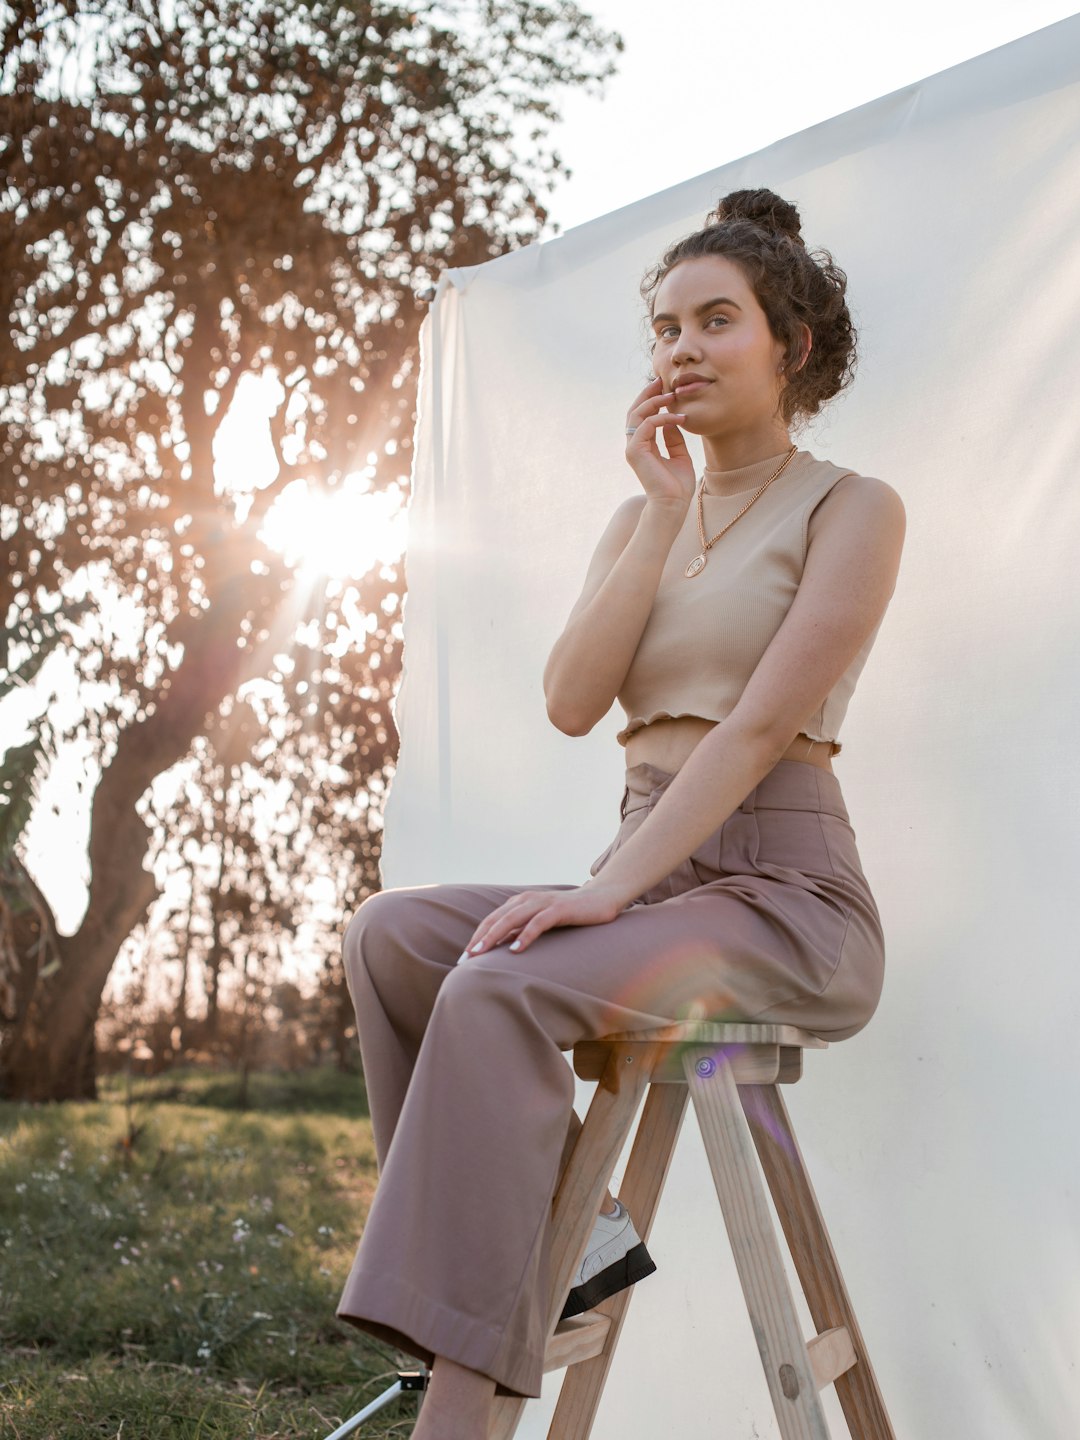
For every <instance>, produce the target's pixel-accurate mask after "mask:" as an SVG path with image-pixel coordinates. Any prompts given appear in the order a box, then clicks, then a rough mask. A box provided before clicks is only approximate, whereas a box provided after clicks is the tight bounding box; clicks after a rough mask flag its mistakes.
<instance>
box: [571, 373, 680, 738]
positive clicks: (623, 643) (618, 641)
mask: <svg viewBox="0 0 1080 1440" xmlns="http://www.w3.org/2000/svg"><path fill="white" fill-rule="evenodd" d="M671 399H672V396H671V395H670V394H669V393H668V392H666V391H664V389H663V385H662V383H661V382H660V381H659V380H653V381H650V382H649V384H648V385H646V387H645V389H644V390H642V391H641V393H640V394H639V395H638V396H637V397H636V398H635V400H634V403H633V404H632V405H631V407H630V409H629V410H628V411H627V415H626V423H627V426H628V427H629V428H628V433H630V430H632V432H633V433H632V434H630V438H629V439H628V441H627V443H626V459H627V462H628V463H629V465H630V467H631V469H632V470H633V471H634V474H635V475H636V476H637V478H638V480H639V481H640V482H641V486H642V489H643V490H644V492H645V493H644V495H635V496H633V497H632V498H631V499H629V500H626V501H624V502H623V504H622V505H620V506H619V508H618V510H616V512H615V514H614V515H613V516H612V517H611V520H610V522H609V524H608V527H607V529H606V530H605V531H604V533H603V535H602V536H601V537H600V543H599V544H598V545H597V547H596V551H595V553H594V555H593V558H592V560H591V562H590V564H589V571H588V574H587V575H586V577H585V585H584V587H583V589H582V592H581V595H580V596H579V597H578V600H577V603H576V604H575V606H574V608H573V610H571V612H570V618H569V619H568V620H567V622H566V626H565V628H564V629H563V633H562V634H561V635H560V636H559V638H558V640H557V641H556V642H555V645H554V647H553V649H552V651H551V654H550V655H549V657H548V662H547V664H546V665H545V666H544V695H545V697H546V700H547V712H548V717H549V719H550V720H551V723H552V724H553V725H555V726H557V727H558V729H560V730H562V731H564V732H565V734H567V735H587V734H588V732H589V731H590V730H591V729H592V727H593V726H594V725H595V724H596V722H597V721H598V720H601V719H602V718H603V717H604V716H605V715H606V714H607V712H608V711H609V710H610V709H611V704H612V701H613V700H614V699H615V697H616V696H617V695H618V693H619V690H620V688H621V687H622V682H623V680H624V679H625V677H626V672H627V670H628V669H629V668H630V662H631V660H632V659H633V658H634V651H635V650H636V649H637V647H638V641H639V640H640V639H641V633H642V631H643V630H644V629H645V622H646V621H647V620H648V618H649V611H650V610H651V609H652V606H653V601H654V600H655V599H656V587H657V585H658V584H659V582H660V575H661V572H662V571H663V568H664V561H665V560H666V559H667V557H668V553H669V551H670V550H671V545H672V541H673V540H674V539H675V536H676V535H677V534H678V533H679V529H680V527H681V525H682V522H683V520H684V519H685V517H686V511H687V507H688V506H689V504H690V502H691V500H692V499H693V497H694V486H695V480H694V466H693V463H692V461H691V459H690V454H689V451H688V450H687V448H686V441H685V439H684V438H683V434H682V431H681V430H680V429H679V427H678V425H677V424H676V423H675V422H676V421H678V420H681V419H683V418H684V417H683V416H682V415H680V414H676V413H673V412H668V411H667V409H666V407H667V404H668V402H669V401H670V400H671ZM661 435H662V436H663V438H664V444H665V446H666V447H667V454H666V455H664V454H662V453H661V450H660V446H659V444H658V441H659V438H660V436H661Z"/></svg>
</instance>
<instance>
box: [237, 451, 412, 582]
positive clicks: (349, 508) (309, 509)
mask: <svg viewBox="0 0 1080 1440" xmlns="http://www.w3.org/2000/svg"><path fill="white" fill-rule="evenodd" d="M406 519H407V517H406V511H405V506H404V504H403V495H402V491H401V489H400V488H399V487H398V486H397V485H393V486H390V487H388V488H387V489H385V490H371V488H370V481H369V480H368V477H367V476H366V475H364V474H362V473H361V474H353V475H346V476H345V478H344V479H343V481H342V482H341V484H340V485H339V486H338V487H337V489H336V490H335V491H334V492H333V493H332V494H330V495H322V494H313V493H312V492H311V491H310V490H309V489H308V487H307V484H306V483H305V482H304V481H303V480H294V481H293V482H292V484H290V485H288V486H286V488H285V489H284V490H283V491H282V493H281V494H280V495H279V496H278V498H277V500H276V501H275V502H274V504H273V506H272V507H271V510H270V512H269V514H268V515H267V517H266V521H265V523H264V524H263V526H262V528H261V530H260V531H259V538H260V539H261V540H262V541H263V542H264V543H265V544H267V545H269V546H270V547H271V548H272V549H274V550H277V551H278V552H279V553H280V555H281V557H282V559H283V560H284V561H285V563H286V564H287V565H291V566H296V567H298V568H299V569H301V570H304V571H306V572H308V573H309V574H313V575H325V576H327V577H328V578H333V579H336V580H347V579H351V578H359V577H360V576H361V575H366V574H367V572H368V571H369V570H371V569H372V568H373V567H374V566H376V565H379V564H384V565H385V564H389V563H390V562H392V561H395V560H400V558H401V556H402V555H403V554H404V553H405V540H406Z"/></svg>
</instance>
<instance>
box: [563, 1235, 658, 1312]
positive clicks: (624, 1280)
mask: <svg viewBox="0 0 1080 1440" xmlns="http://www.w3.org/2000/svg"><path fill="white" fill-rule="evenodd" d="M655 1269H656V1262H655V1261H654V1260H653V1258H652V1256H651V1255H650V1254H649V1252H648V1250H646V1248H645V1242H644V1241H642V1242H641V1243H640V1244H639V1245H635V1246H634V1248H633V1249H632V1250H628V1251H627V1252H626V1254H625V1255H624V1256H623V1257H622V1258H621V1259H620V1260H616V1261H615V1262H614V1264H612V1265H609V1266H608V1267H607V1268H606V1269H605V1270H599V1271H597V1273H596V1274H595V1275H594V1276H593V1277H592V1279H591V1280H586V1281H585V1283H584V1285H575V1286H574V1288H573V1289H572V1290H571V1291H570V1293H569V1295H567V1297H566V1304H565V1305H564V1306H563V1311H562V1314H561V1315H560V1316H559V1319H560V1320H568V1319H569V1318H570V1317H571V1315H581V1314H582V1313H583V1312H584V1311H585V1310H591V1309H592V1308H593V1306H594V1305H599V1304H600V1302H601V1300H606V1299H607V1298H608V1296H609V1295H617V1294H618V1293H619V1291H620V1290H625V1289H626V1288H627V1286H629V1285H635V1284H636V1283H637V1282H638V1281H639V1280H644V1279H645V1277H646V1275H651V1274H653V1272H654V1271H655Z"/></svg>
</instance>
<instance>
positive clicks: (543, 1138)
mask: <svg viewBox="0 0 1080 1440" xmlns="http://www.w3.org/2000/svg"><path fill="white" fill-rule="evenodd" d="M673 778H674V776H673V775H672V774H669V773H668V772H667V771H664V770H661V769H659V768H657V767H656V766H654V765H651V764H648V763H643V764H639V765H634V766H632V767H630V768H629V769H628V770H627V772H626V788H625V790H624V793H623V798H622V805H621V816H622V822H621V824H620V826H619V829H618V832H617V834H616V836H615V839H614V840H613V841H612V842H611V844H610V845H609V846H608V847H607V849H606V850H605V851H604V852H603V853H602V854H601V855H600V856H598V857H597V859H596V860H595V861H594V862H593V864H592V867H591V870H592V873H593V874H595V873H596V872H597V871H598V870H600V869H601V868H602V867H603V865H604V864H605V862H606V861H607V859H608V858H609V857H610V856H611V855H612V854H613V853H614V852H615V851H616V850H617V849H618V848H619V847H620V845H622V844H624V843H625V841H626V840H627V839H629V837H630V836H631V835H632V834H633V833H634V831H635V830H636V829H637V828H638V826H639V825H640V824H641V823H642V822H643V821H644V820H645V818H646V816H647V815H648V813H649V810H650V809H651V807H652V806H653V805H655V804H656V802H657V801H658V799H659V798H660V796H661V795H662V794H663V793H664V791H665V789H666V788H667V786H668V785H669V784H670V783H671V781H672V779H673ZM575 888H577V887H576V886H573V885H549V884H534V885H529V886H526V885H479V884H468V885H466V884H461V885H459V884H439V885H417V886H409V887H405V888H400V889H390V890H382V891H379V892H378V893H376V894H374V895H372V896H370V897H369V898H368V899H366V900H365V901H364V902H363V904H362V905H361V906H360V908H359V909H358V910H357V912H356V914H355V915H354V916H353V918H352V920H351V921H350V923H349V925H348V928H347V930H346V933H345V939H344V960H345V973H346V977H347V981H348V985H349V990H350V994H351V996H352V1000H353V1004H354V1006H355V1009H356V1023H357V1031H358V1037H359V1044H360V1052H361V1060H362V1064H363V1071H364V1077H365V1081H366V1086H367V1094H368V1102H369V1106H370V1112H371V1124H372V1130H373V1134H374V1141H375V1151H376V1159H377V1162H378V1170H379V1175H378V1183H377V1186H376V1189H375V1194H374V1197H373V1200H372V1203H371V1208H370V1210H369V1213H368V1216H367V1220H366V1222H365V1224H364V1230H363V1235H362V1238H361V1241H360V1245H359V1248H358V1250H357V1253H356V1258H355V1260H354V1262H353V1266H352V1270H351V1272H350V1274H349V1277H348V1280H347V1282H346V1284H345V1289H344V1291H343V1292H342V1296H341V1300H340V1302H339V1305H338V1309H337V1314H338V1316H339V1317H340V1318H341V1319H343V1320H347V1321H351V1322H352V1323H353V1324H355V1325H357V1326H358V1327H360V1328H361V1329H363V1330H365V1331H367V1332H369V1333H370V1334H372V1335H374V1336H376V1337H378V1338H379V1339H381V1340H384V1341H388V1342H389V1343H390V1344H391V1345H393V1346H394V1347H396V1348H398V1349H401V1350H404V1351H407V1352H408V1353H409V1354H412V1355H416V1356H419V1357H420V1358H421V1359H422V1360H423V1361H424V1363H425V1364H427V1365H429V1366H430V1365H432V1364H433V1363H434V1358H435V1356H437V1355H445V1356H448V1357H449V1358H450V1359H452V1360H455V1361H456V1362H457V1363H458V1364H460V1365H466V1366H469V1367H470V1368H471V1369H474V1370H479V1371H481V1372H483V1373H484V1374H485V1375H487V1376H489V1377H491V1378H492V1379H494V1380H495V1381H496V1392H495V1393H496V1394H500V1395H524V1396H530V1397H535V1396H539V1394H540V1383H541V1377H542V1375H543V1362H544V1348H545V1334H544V1330H545V1321H546V1315H545V1310H546V1307H547V1301H548V1285H549V1276H548V1264H549V1243H550V1239H551V1236H550V1229H551V1226H550V1221H551V1211H552V1203H553V1199H554V1195H555V1192H556V1190H557V1188H558V1184H559V1180H560V1179H561V1177H562V1172H563V1167H564V1166H565V1164H566V1162H567V1161H568V1160H569V1158H570V1151H571V1150H572V1148H573V1145H574V1142H575V1141H576V1139H577V1136H578V1133H579V1132H580V1128H581V1121H580V1119H579V1118H578V1116H577V1114H576V1112H575V1110H574V1103H573V1102H574V1096H575V1080H574V1072H573V1069H572V1066H571V1064H570V1063H569V1056H567V1055H566V1054H564V1053H562V1052H564V1051H568V1050H571V1049H572V1047H573V1046H574V1045H575V1044H576V1043H577V1042H578V1041H579V1040H588V1039H597V1038H599V1037H601V1036H603V1035H607V1034H611V1033H613V1032H617V1031H629V1030H637V1029H644V1030H647V1029H653V1028H655V1027H657V1026H661V1025H668V1024H671V1023H673V1022H676V1023H680V1022H685V1021H688V1020H695V1021H706V1020H736V1019H738V1020H758V1021H775V1022H789V1023H791V1024H794V1025H799V1026H802V1027H803V1028H805V1029H807V1030H810V1031H812V1032H813V1033H814V1034H816V1035H819V1036H821V1037H823V1038H824V1039H826V1040H843V1039H846V1038H847V1037H849V1036H851V1035H854V1034H855V1033H856V1032H857V1031H859V1030H861V1029H862V1028H863V1026H864V1025H865V1024H866V1023H867V1021H868V1020H869V1019H870V1017H871V1016H872V1015H873V1013H874V1010H875V1009H876V1007H877V1003H878V999H879V997H880V994H881V987H882V981H883V978H884V937H883V934H882V929H881V922H880V918H879V915H878V909H877V905H876V904H875V901H874V898H873V895H872V894H871V891H870V887H869V885H868V883H867V881H866V878H865V876H864V874H863V870H862V865H861V862H860V859H859V854H858V851H857V849H856V844H855V833H854V831H853V830H852V828H851V824H850V822H849V819H848V814H847V809H846V807H845V805H844V801H843V798H842V796H841V792H840V783H839V781H838V780H837V778H836V776H835V775H832V774H830V772H829V771H827V770H822V769H819V768H818V767H817V766H815V765H810V764H808V763H806V762H804V761H799V760H781V761H779V762H778V763H777V764H776V766H775V767H774V768H773V769H772V770H770V771H769V773H768V774H767V775H766V776H765V777H764V779H763V780H761V781H760V783H759V784H758V785H757V786H755V788H754V789H753V790H752V791H751V792H750V794H749V795H748V796H747V797H746V799H745V800H744V801H743V802H742V804H741V805H740V806H739V807H738V808H737V809H736V810H734V811H733V812H732V814H731V815H730V816H729V818H728V819H727V820H726V821H725V822H724V824H723V825H721V826H720V828H719V829H718V830H716V831H715V832H714V833H713V834H712V835H711V836H710V837H709V838H708V839H707V840H706V841H704V843H703V844H701V845H700V846H699V847H698V848H697V849H696V850H695V851H694V853H693V854H692V855H690V856H689V857H688V858H687V859H686V860H684V861H683V862H682V863H681V864H680V865H679V866H678V867H677V868H676V869H675V870H673V871H672V873H671V874H670V875H668V876H666V877H665V878H664V879H663V880H660V881H659V882H658V883H657V884H655V885H654V886H652V888H651V889H649V890H647V891H646V892H645V893H644V894H642V895H640V896H639V897H638V898H637V899H636V900H634V901H633V903H632V904H631V905H629V906H628V907H627V908H626V909H624V910H622V911H621V912H620V913H619V914H618V915H617V916H616V917H615V919H614V920H612V921H610V922H609V923H607V924H603V925H567V926H559V927H556V928H554V929H550V930H547V931H545V932H544V933H543V934H542V935H540V936H538V937H537V938H536V939H535V940H533V941H532V942H531V944H529V945H528V946H527V947H526V948H525V949H524V950H523V951H520V952H518V953H514V952H513V951H511V950H510V949H509V948H508V945H509V940H510V939H512V938H513V937H512V936H511V937H509V938H508V940H507V941H506V942H504V943H503V944H500V945H497V946H495V947H494V948H493V949H491V950H489V951H485V952H483V953H482V954H481V955H479V956H477V957H475V958H470V960H469V961H468V962H467V963H465V964H462V965H460V966H459V965H457V960H458V957H459V956H460V955H461V953H462V951H463V950H464V948H465V945H466V943H467V942H468V941H469V939H470V938H471V937H472V934H473V932H474V930H475V929H476V927H477V926H478V925H479V923H480V921H481V920H483V919H484V917H485V916H486V915H489V914H490V913H491V911H492V910H494V909H496V908H497V907H498V906H499V905H501V904H502V903H503V902H504V901H505V900H507V899H508V898H509V897H510V896H513V895H516V894H519V893H520V892H521V891H522V890H527V889H531V890H535V889H545V890H560V889H561V890H572V889H575Z"/></svg>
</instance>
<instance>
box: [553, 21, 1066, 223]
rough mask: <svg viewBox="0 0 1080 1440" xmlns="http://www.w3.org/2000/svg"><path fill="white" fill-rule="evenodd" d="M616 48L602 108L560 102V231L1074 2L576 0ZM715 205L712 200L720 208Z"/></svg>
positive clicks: (556, 210)
mask: <svg viewBox="0 0 1080 1440" xmlns="http://www.w3.org/2000/svg"><path fill="white" fill-rule="evenodd" d="M578 3H579V4H580V5H581V6H582V8H583V9H585V10H587V11H588V12H589V13H590V14H592V15H593V16H594V17H595V19H596V20H597V21H598V22H599V23H600V24H602V25H604V26H606V27H607V28H609V29H615V30H618V31H619V32H620V33H621V34H622V37H623V39H624V40H625V42H626V49H625V50H624V51H623V54H622V56H621V57H620V60H619V74H618V75H617V76H615V77H614V78H613V79H611V80H609V81H608V82H607V90H606V95H605V98H604V99H603V100H602V101H596V100H590V99H588V98H586V97H585V96H580V95H568V96H567V97H566V98H565V99H564V101H563V103H562V113H563V118H564V124H563V125H562V127H561V128H560V129H559V130H558V131H557V132H556V141H557V144H558V148H559V150H560V152H561V154H562V158H563V160H564V161H565V163H566V164H567V165H569V166H570V168H571V170H572V171H573V175H572V177H571V179H570V180H569V181H568V182H566V183H565V184H563V185H561V186H560V187H559V188H558V189H557V190H555V191H554V192H553V195H552V197H551V199H550V201H549V202H548V203H549V208H550V210H551V213H552V218H553V219H554V220H556V221H558V223H559V224H560V226H561V227H562V230H563V231H566V230H568V229H570V227H571V226H573V225H580V224H582V223H583V222H584V221H586V220H592V219H594V218H595V217H596V216H598V215H605V214H607V213H608V211H610V210H616V209H618V208H619V206H621V205H630V204H632V203H633V202H634V201H635V200H639V199H641V197H642V196H644V195H650V194H654V193H655V192H656V191H658V190H664V189H666V188H667V187H668V186H669V185H677V184H678V183H679V182H680V181H682V180H689V179H690V178H691V177H692V176H694V175H701V174H704V172H705V171H706V170H714V169H716V168H717V166H720V165H724V164H726V163H727V162H728V161H730V160H738V159H739V158H740V157H741V156H744V155H751V154H753V153H754V151H756V150H762V149H764V148H765V147H766V146H767V145H771V144H773V143H774V141H776V140H781V139H783V138H784V136H785V135H793V134H796V133H797V132H798V131H800V130H806V129H807V128H808V127H809V126H811V125H816V124H818V123H819V122H820V121H822V120H828V119H830V118H831V117H832V116H833V115H841V114H843V113H844V111H846V110H853V109H855V107H856V106H858V105H864V104H866V102H867V101H869V100H876V99H877V98H878V97H879V96H881V95H888V94H890V93H891V92H892V91H893V90H899V89H902V88H903V87H904V86H905V85H910V84H912V83H913V82H914V81H917V80H924V79H926V77H927V76H929V75H935V74H937V73H938V71H940V70H947V69H948V68H949V67H950V66H951V65H959V64H960V63H962V62H963V61H964V60H970V59H971V58H972V56H974V55H981V54H983V53H984V52H985V51H987V50H994V49H996V48H997V47H998V46H999V45H1007V44H1008V43H1009V41H1010V40H1016V39H1019V37H1020V36H1021V35H1029V34H1031V32H1032V31H1034V30H1041V29H1042V28H1043V27H1044V26H1046V25H1052V24H1053V23H1054V22H1055V21H1057V20H1064V19H1065V18H1066V17H1067V16H1069V15H1073V14H1075V13H1076V12H1075V11H1074V10H1073V4H1072V0H905V3H904V4H903V5H889V6H883V5H874V4H867V3H866V0H815V3H807V0H768V3H766V4H763V5H760V6H751V5H748V4H740V5H738V6H735V5H722V4H719V3H718V0H668V3H667V4H663V5H658V4H656V3H655V0H650V3H647V0H591V3H590V0H578ZM717 198H719V197H717Z"/></svg>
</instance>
